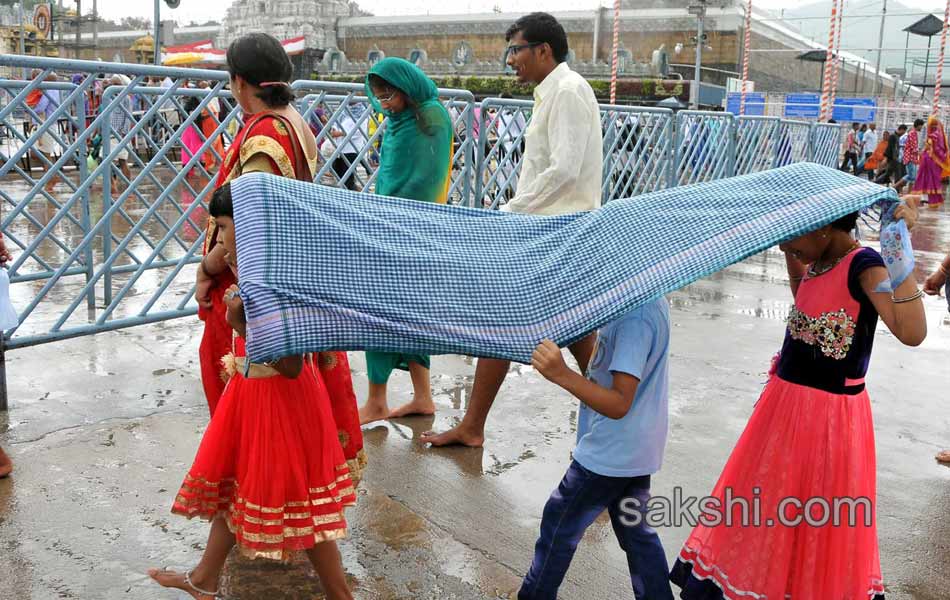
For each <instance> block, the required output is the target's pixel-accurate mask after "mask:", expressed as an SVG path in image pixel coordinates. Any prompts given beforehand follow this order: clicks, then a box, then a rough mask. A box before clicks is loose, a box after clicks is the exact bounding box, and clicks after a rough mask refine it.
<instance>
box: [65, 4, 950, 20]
mask: <svg viewBox="0 0 950 600" xmlns="http://www.w3.org/2000/svg"><path fill="white" fill-rule="evenodd" d="M901 1H902V2H903V3H904V4H906V5H908V6H913V7H915V8H919V9H921V10H924V11H927V10H930V11H935V12H937V13H940V12H943V9H944V6H945V5H944V3H943V2H942V1H940V0H901ZM753 2H754V3H755V5H756V6H761V7H764V8H769V9H773V10H779V9H781V8H782V7H783V6H788V5H789V4H788V0H753ZM231 3H232V0H181V6H179V7H178V8H177V9H175V10H172V9H169V8H168V7H166V6H164V4H163V5H162V6H163V8H162V18H163V19H170V18H171V19H175V20H176V21H179V22H184V23H187V22H189V21H198V22H204V21H209V20H216V21H220V20H222V19H223V18H224V14H225V11H226V10H227V7H228V6H230V5H231ZM68 4H69V5H72V4H73V3H72V2H71V1H69V2H68ZM82 4H83V9H84V10H83V12H85V11H87V10H89V7H91V5H92V1H91V0H83V3H82ZM854 4H859V5H862V6H867V8H862V9H861V12H862V13H863V12H865V11H869V12H870V11H872V8H871V6H868V5H867V3H866V2H864V1H861V2H855V3H854ZM359 5H360V6H361V7H363V8H364V9H365V10H368V11H370V12H372V13H374V14H376V15H380V16H383V15H421V14H447V13H449V14H450V13H474V12H491V11H492V9H493V8H494V7H496V6H497V7H498V8H499V9H501V10H502V11H504V12H524V11H531V10H548V11H558V10H592V9H594V8H596V7H597V6H600V5H605V6H613V2H612V1H611V0H397V1H394V0H360V1H359ZM871 5H872V6H874V7H877V6H880V3H879V2H872V3H871ZM98 6H99V12H100V14H101V15H102V16H103V17H104V18H107V19H120V18H122V17H132V16H137V17H146V18H149V19H151V18H152V10H153V8H152V6H153V4H152V2H151V0H133V1H130V0H98ZM828 6H829V10H830V7H831V3H830V0H828Z"/></svg>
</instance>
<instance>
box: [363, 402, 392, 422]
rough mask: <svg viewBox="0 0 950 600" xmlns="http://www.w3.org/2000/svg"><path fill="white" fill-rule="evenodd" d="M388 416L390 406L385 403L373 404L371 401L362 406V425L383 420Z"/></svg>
mask: <svg viewBox="0 0 950 600" xmlns="http://www.w3.org/2000/svg"><path fill="white" fill-rule="evenodd" d="M388 418H389V407H388V406H386V405H385V404H383V405H382V406H371V405H370V404H369V403H366V404H364V405H363V406H361V407H360V425H366V424H367V423H372V422H373V421H383V420H385V419H388Z"/></svg>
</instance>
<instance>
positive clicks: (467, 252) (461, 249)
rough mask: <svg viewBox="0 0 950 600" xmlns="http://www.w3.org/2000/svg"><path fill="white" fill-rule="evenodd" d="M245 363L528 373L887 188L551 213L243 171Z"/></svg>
mask: <svg viewBox="0 0 950 600" xmlns="http://www.w3.org/2000/svg"><path fill="white" fill-rule="evenodd" d="M232 196H233V198H234V215H235V230H236V234H237V248H238V269H239V278H240V287H241V296H242V298H243V299H244V303H245V310H246V312H247V320H248V339H247V342H248V343H247V348H248V354H249V356H250V357H251V360H252V361H255V362H261V361H267V360H273V359H276V358H278V357H281V356H286V355H289V354H301V353H306V352H312V351H317V350H329V349H336V350H379V351H393V352H406V353H428V354H450V353H453V354H464V355H472V356H490V357H498V358H507V359H511V360H515V361H519V362H529V361H530V358H531V353H532V351H533V350H534V348H535V346H536V345H537V343H538V342H539V341H540V340H542V339H544V338H550V339H552V340H554V341H555V342H556V343H558V344H559V345H561V346H564V345H567V344H569V343H571V342H573V341H575V340H578V339H581V338H582V337H583V336H585V335H587V334H588V333H590V332H591V331H593V330H595V329H597V328H599V327H600V326H602V325H604V324H605V323H608V322H610V321H612V320H614V319H617V318H618V317H620V316H622V315H624V314H625V313H627V312H628V311H630V310H632V309H634V308H636V307H638V306H641V305H643V304H645V303H647V302H649V301H651V300H653V299H655V298H658V297H660V296H662V295H664V294H667V293H669V292H671V291H673V290H676V289H679V288H681V287H683V286H685V285H687V284H689V283H691V282H693V281H696V280H697V279H700V278H702V277H705V276H707V275H709V274H711V273H714V272H716V271H719V270H720V269H723V268H724V267H727V266H728V265H731V264H733V263H735V262H738V261H740V260H742V259H744V258H746V257H748V256H750V255H752V254H756V253H758V252H761V251H763V250H765V249H766V248H769V247H771V246H774V245H776V244H778V243H779V242H781V241H784V240H787V239H791V238H794V237H796V236H798V235H801V234H803V233H807V232H808V231H811V230H814V229H816V228H818V227H820V226H822V225H825V224H827V223H830V222H831V221H833V220H835V219H838V218H840V217H842V216H844V215H847V214H849V213H852V212H855V211H858V210H861V209H864V208H867V207H868V206H870V205H872V204H874V203H876V202H881V201H885V202H889V201H896V200H897V196H896V195H895V193H894V191H893V190H889V189H887V188H884V187H881V186H878V185H875V184H873V183H869V182H867V181H866V180H864V179H859V178H857V177H853V176H851V175H847V174H845V173H842V172H839V171H836V170H834V169H830V168H827V167H823V166H819V165H816V164H811V163H798V164H794V165H790V166H787V167H782V168H780V169H773V170H770V171H765V172H761V173H754V174H751V175H744V176H740V177H732V178H729V179H722V180H719V181H714V182H709V183H700V184H696V185H690V186H683V187H676V188H671V189H667V190H662V191H659V192H653V193H649V194H643V195H640V196H637V197H635V198H632V199H629V200H617V201H613V202H610V203H608V204H606V205H605V206H604V207H603V208H601V209H599V210H597V211H593V212H589V213H576V214H570V215H560V216H553V217H542V216H533V215H519V214H510V213H503V212H495V211H489V210H484V209H472V208H460V207H452V206H444V205H436V204H427V203H424V202H417V201H413V200H403V199H398V198H386V197H380V196H374V195H370V194H361V193H355V192H350V191H347V190H341V189H337V188H330V187H324V186H320V185H314V184H308V183H301V182H297V181H293V180H289V179H285V178H281V177H275V176H271V175H263V174H249V175H246V176H243V177H241V178H239V179H238V180H236V181H235V182H233V183H232Z"/></svg>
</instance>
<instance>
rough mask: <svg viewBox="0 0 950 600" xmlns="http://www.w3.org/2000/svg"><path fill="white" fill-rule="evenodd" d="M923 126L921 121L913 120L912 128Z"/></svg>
mask: <svg viewBox="0 0 950 600" xmlns="http://www.w3.org/2000/svg"><path fill="white" fill-rule="evenodd" d="M923 126H924V120H923V119H914V127H923Z"/></svg>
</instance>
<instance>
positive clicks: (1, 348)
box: [0, 332, 10, 412]
mask: <svg viewBox="0 0 950 600" xmlns="http://www.w3.org/2000/svg"><path fill="white" fill-rule="evenodd" d="M9 408H10V406H9V403H8V402H7V337H6V336H5V335H4V334H3V333H2V332H0V412H7V410H9Z"/></svg>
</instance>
